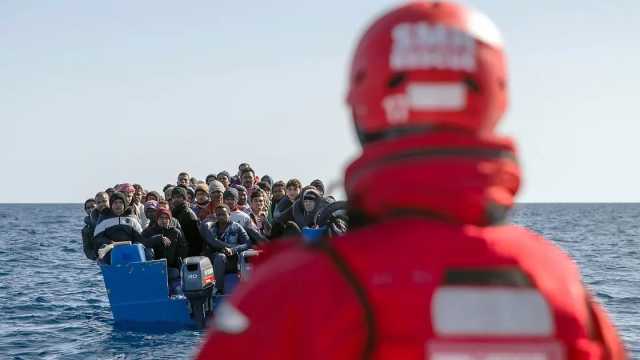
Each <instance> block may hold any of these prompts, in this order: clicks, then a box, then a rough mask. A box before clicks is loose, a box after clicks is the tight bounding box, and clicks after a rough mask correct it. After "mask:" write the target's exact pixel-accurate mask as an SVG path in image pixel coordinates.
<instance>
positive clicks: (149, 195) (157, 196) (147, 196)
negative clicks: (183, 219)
mask: <svg viewBox="0 0 640 360" xmlns="http://www.w3.org/2000/svg"><path fill="white" fill-rule="evenodd" d="M163 199H164V197H162V196H160V193H159V192H157V191H149V192H148V193H146V194H145V196H144V202H145V203H146V202H147V201H149V200H154V201H160V200H163Z"/></svg>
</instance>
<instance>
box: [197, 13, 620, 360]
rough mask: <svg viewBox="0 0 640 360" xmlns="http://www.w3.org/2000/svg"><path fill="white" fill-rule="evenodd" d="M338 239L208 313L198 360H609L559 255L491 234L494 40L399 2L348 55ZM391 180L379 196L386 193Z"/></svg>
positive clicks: (502, 164)
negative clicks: (354, 148)
mask: <svg viewBox="0 0 640 360" xmlns="http://www.w3.org/2000/svg"><path fill="white" fill-rule="evenodd" d="M347 101H348V103H349V106H350V107H351V110H352V114H353V115H352V116H353V120H354V123H355V128H356V132H357V134H358V137H359V139H360V142H361V144H362V154H361V155H360V157H359V158H358V159H356V160H355V161H354V162H353V163H352V164H351V165H350V166H349V167H348V168H347V170H346V174H345V190H346V193H347V196H348V201H349V206H350V210H349V211H350V221H351V230H350V232H348V233H347V234H346V235H345V236H342V237H338V238H333V239H331V240H326V239H325V240H323V241H320V242H318V243H316V244H315V245H308V244H306V245H305V244H302V243H301V242H297V243H296V244H292V245H288V246H282V245H280V246H281V247H284V249H280V251H277V252H275V253H274V254H272V255H271V256H270V258H269V259H268V260H267V261H266V262H264V263H263V264H261V265H260V266H258V269H257V270H256V271H255V273H254V274H253V278H252V279H251V281H250V282H248V283H247V284H245V285H242V286H241V287H239V288H238V289H237V291H236V292H235V293H234V294H233V296H232V297H231V299H230V301H228V302H227V303H224V304H222V305H221V306H220V308H219V309H218V311H217V313H216V316H215V317H214V320H213V322H212V324H211V329H210V333H209V336H208V338H207V340H206V342H205V343H204V344H203V347H202V349H201V351H200V354H199V356H198V359H248V358H256V359H357V358H363V359H550V360H551V359H625V358H626V355H625V352H624V348H623V346H622V343H621V340H620V338H619V337H618V335H617V334H616V331H615V329H614V327H613V325H612V323H611V322H610V320H609V319H608V317H607V315H606V313H605V312H604V310H603V309H602V308H601V307H600V306H599V305H598V304H597V303H596V302H595V300H594V299H593V297H592V296H591V294H590V293H589V291H588V290H587V289H586V288H585V287H584V286H583V284H582V282H581V278H580V272H579V269H578V268H577V266H576V265H575V263H574V262H573V261H572V260H571V259H570V258H569V256H567V255H566V254H565V253H564V252H563V251H562V250H560V249H559V248H558V247H556V246H555V245H553V244H552V243H551V242H550V241H547V240H545V239H544V238H542V237H541V236H539V235H536V234H534V233H532V232H530V231H528V230H526V229H523V228H521V227H518V226H513V225H507V224H505V223H504V221H505V215H506V213H507V211H508V210H509V209H510V208H511V207H512V205H513V202H514V196H515V195H516V193H517V191H518V187H519V184H520V170H519V166H518V162H517V157H516V151H515V149H514V144H513V142H512V141H511V140H510V139H507V138H504V137H499V136H497V135H496V134H495V132H494V130H495V126H496V124H497V122H498V120H499V119H500V118H501V117H502V115H503V113H504V111H505V108H506V104H507V75H506V66H505V60H504V57H503V48H502V43H501V39H500V34H499V32H498V30H497V29H496V28H495V26H494V25H493V23H492V22H491V21H490V20H489V19H488V18H486V17H485V16H483V15H482V14H480V13H478V12H475V11H471V10H468V9H466V8H464V7H462V6H458V5H454V4H451V3H446V2H411V3H409V4H407V5H404V6H400V7H398V8H396V9H394V10H392V11H390V12H388V13H386V14H385V15H384V16H382V17H381V18H379V19H377V20H376V21H375V22H374V23H373V24H372V25H371V26H370V27H369V29H368V30H367V31H366V33H365V34H364V36H363V37H362V39H361V40H360V43H359V44H358V47H357V49H356V52H355V55H354V59H353V63H352V68H351V74H350V78H349V93H348V99H347ZM389 179H393V182H392V183H390V182H389V181H388V180H389Z"/></svg>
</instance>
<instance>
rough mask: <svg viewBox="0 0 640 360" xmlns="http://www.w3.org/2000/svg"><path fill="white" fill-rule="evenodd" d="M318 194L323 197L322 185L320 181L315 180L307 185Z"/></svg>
mask: <svg viewBox="0 0 640 360" xmlns="http://www.w3.org/2000/svg"><path fill="white" fill-rule="evenodd" d="M309 185H311V186H313V187H314V188H316V189H317V190H318V191H319V192H320V196H324V183H323V182H322V180H320V179H315V180H313V181H312V182H311V184H309Z"/></svg>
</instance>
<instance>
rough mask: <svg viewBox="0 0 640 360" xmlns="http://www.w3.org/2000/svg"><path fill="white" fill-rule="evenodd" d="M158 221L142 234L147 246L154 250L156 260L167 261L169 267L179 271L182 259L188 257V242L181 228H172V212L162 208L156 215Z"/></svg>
mask: <svg viewBox="0 0 640 360" xmlns="http://www.w3.org/2000/svg"><path fill="white" fill-rule="evenodd" d="M155 217H156V221H155V222H154V223H153V224H152V225H151V226H149V227H148V228H147V229H145V230H144V231H143V232H142V235H143V236H144V237H145V238H146V239H147V244H148V246H150V247H151V248H153V253H154V259H155V260H159V259H166V260H167V267H169V268H174V269H176V270H175V271H178V269H179V268H180V265H181V263H182V259H184V258H186V257H187V255H188V251H189V250H188V245H187V241H186V240H185V238H184V235H183V234H182V231H181V230H180V228H177V227H175V226H172V221H171V220H172V219H173V217H172V216H171V211H169V210H168V209H164V208H160V209H158V210H157V211H156V214H155Z"/></svg>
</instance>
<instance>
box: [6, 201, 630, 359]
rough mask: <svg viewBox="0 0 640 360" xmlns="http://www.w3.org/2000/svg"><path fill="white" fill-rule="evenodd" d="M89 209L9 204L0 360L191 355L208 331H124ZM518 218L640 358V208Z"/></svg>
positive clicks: (540, 207) (535, 209) (575, 208)
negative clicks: (89, 252) (572, 264)
mask: <svg viewBox="0 0 640 360" xmlns="http://www.w3.org/2000/svg"><path fill="white" fill-rule="evenodd" d="M83 216H84V214H83V211H82V206H81V205H66V204H65V205H2V204H0V359H188V358H191V357H192V356H193V354H194V351H195V350H196V349H197V346H198V344H199V343H200V341H201V338H202V333H200V332H197V331H178V332H172V333H153V332H146V333H142V332H131V331H123V330H117V329H114V327H113V320H112V318H111V312H110V308H109V302H108V300H107V295H106V293H105V290H104V284H103V282H102V277H101V275H100V271H99V269H98V267H97V266H96V265H95V264H94V263H93V262H91V261H89V260H87V259H86V258H85V257H84V254H83V252H82V241H81V239H80V229H81V227H82V219H83ZM512 219H513V222H515V223H517V224H520V225H524V226H527V227H530V228H531V229H533V230H535V231H538V232H539V233H542V234H543V235H544V236H546V237H547V238H550V239H552V240H554V241H555V242H556V243H557V244H558V245H559V246H561V247H562V248H564V249H565V250H567V251H568V252H569V253H570V254H571V255H572V256H573V257H574V258H575V259H576V261H577V262H578V264H579V265H580V267H581V268H582V271H583V275H584V281H585V283H586V284H588V286H590V287H591V289H592V291H593V292H594V293H595V294H596V296H597V297H598V299H600V301H601V302H602V303H603V304H604V306H605V307H606V308H607V310H608V311H609V312H610V314H612V316H613V318H614V320H615V323H616V324H617V326H618V328H619V329H620V331H621V333H622V335H623V337H624V339H625V341H626V344H627V348H628V349H629V350H630V353H631V354H632V357H633V358H634V359H636V358H637V359H640V255H639V251H640V249H639V246H640V204H526V205H519V206H518V207H517V208H516V210H515V211H514V212H513V215H512Z"/></svg>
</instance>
